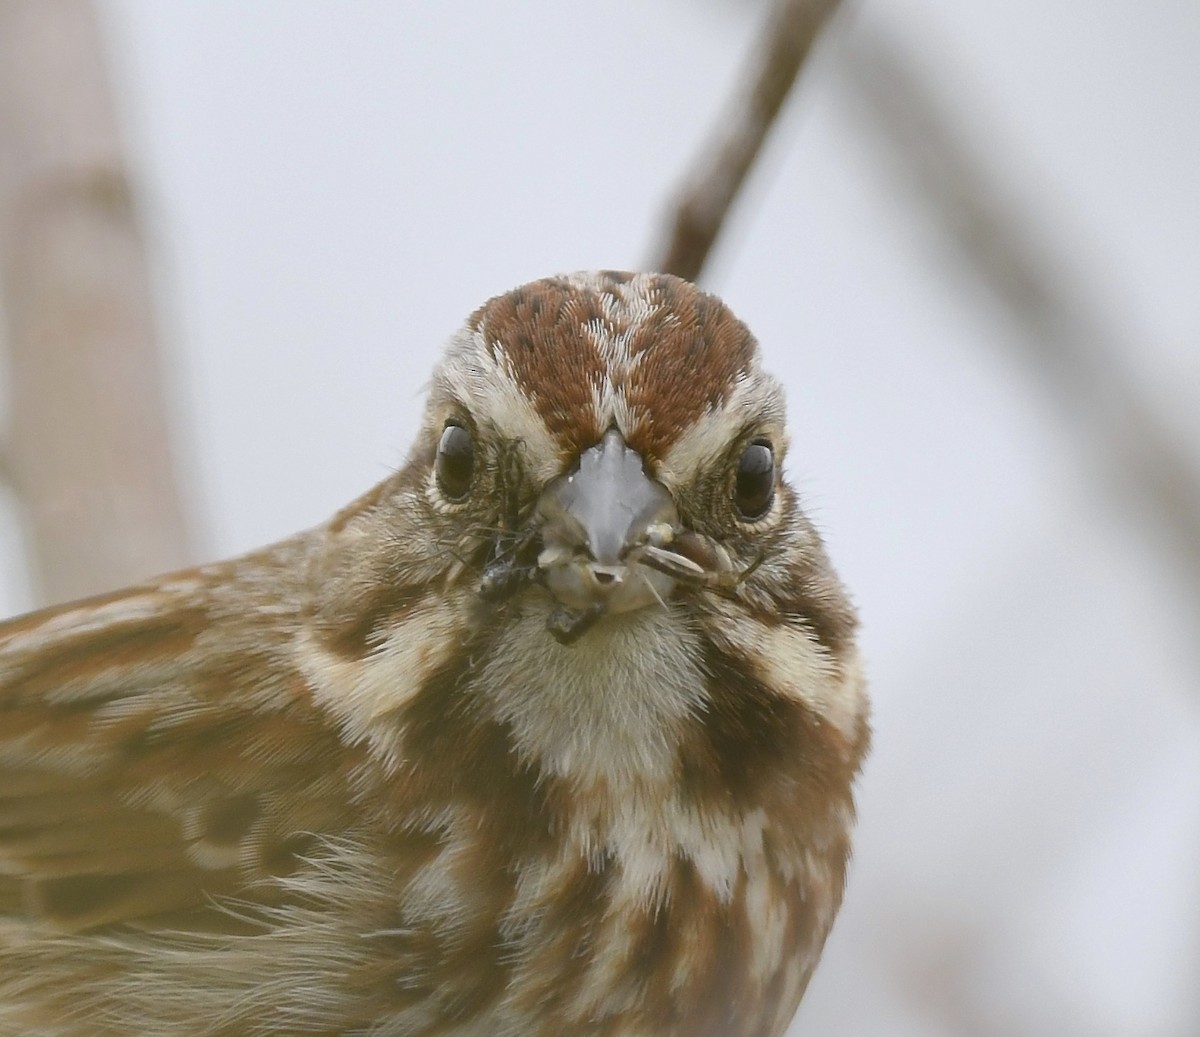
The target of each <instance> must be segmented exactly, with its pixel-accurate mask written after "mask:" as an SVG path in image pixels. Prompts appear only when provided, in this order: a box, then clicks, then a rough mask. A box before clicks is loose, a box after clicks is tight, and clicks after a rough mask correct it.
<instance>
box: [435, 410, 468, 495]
mask: <svg viewBox="0 0 1200 1037" xmlns="http://www.w3.org/2000/svg"><path fill="white" fill-rule="evenodd" d="M436 463H437V481H438V486H440V487H441V489H442V493H444V494H445V495H446V496H447V497H449V498H450V499H451V500H455V501H457V500H462V499H463V498H464V497H465V496H466V495H467V491H468V490H469V489H470V488H471V476H472V475H473V474H474V472H475V444H474V442H473V441H472V439H471V433H470V432H468V431H467V430H466V429H465V428H463V427H462V426H461V425H447V426H446V427H445V428H444V429H443V430H442V438H441V439H440V440H439V441H438V448H437V462H436Z"/></svg>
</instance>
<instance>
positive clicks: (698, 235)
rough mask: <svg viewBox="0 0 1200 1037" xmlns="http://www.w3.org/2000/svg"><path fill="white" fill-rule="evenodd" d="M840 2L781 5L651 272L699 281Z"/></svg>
mask: <svg viewBox="0 0 1200 1037" xmlns="http://www.w3.org/2000/svg"><path fill="white" fill-rule="evenodd" d="M837 7H838V0H779V2H778V3H777V4H776V9H775V11H774V12H773V14H772V17H771V19H770V21H769V23H768V25H767V28H766V30H765V31H764V32H763V34H762V36H761V37H760V40H759V45H758V46H757V47H756V48H755V50H754V55H753V57H752V62H753V64H752V66H751V68H749V69H747V72H746V77H745V88H744V90H743V92H742V93H741V94H740V95H739V96H738V97H737V98H736V99H735V101H734V103H733V104H732V106H731V108H730V110H729V111H728V112H727V113H726V115H725V116H724V118H723V119H722V121H721V124H720V126H719V127H718V129H717V132H716V135H715V139H714V140H712V141H711V142H710V143H709V145H708V146H707V147H706V148H705V149H704V151H703V152H702V153H701V155H700V157H699V159H698V160H696V161H695V163H694V164H693V166H692V171H691V173H690V174H689V175H688V176H687V178H686V179H685V181H684V185H683V187H682V189H681V190H680V192H679V196H678V199H677V201H676V203H675V205H674V209H673V215H672V217H671V219H670V221H669V229H668V231H667V234H666V241H665V242H664V243H663V244H661V245H660V246H659V247H658V248H656V249H655V251H654V254H653V258H652V259H651V261H650V263H649V267H650V269H653V270H661V271H663V272H665V273H670V274H677V275H678V276H679V277H683V278H686V279H687V280H689V281H695V280H696V279H697V278H698V277H699V276H700V273H701V271H702V270H703V269H704V263H705V261H706V260H707V259H708V254H709V252H710V251H711V250H712V246H713V242H714V241H716V238H717V235H718V234H719V233H720V231H721V227H722V226H723V225H724V223H725V219H726V217H727V216H728V215H729V210H730V208H731V207H732V205H733V202H734V199H735V198H736V197H737V194H738V191H739V190H740V188H741V186H742V183H743V181H744V180H745V179H746V174H747V173H748V172H749V171H750V167H751V166H752V165H753V164H754V160H755V159H756V158H757V157H758V154H759V152H760V151H761V150H762V147H763V143H764V142H765V141H766V139H767V134H768V133H769V132H770V130H771V126H772V125H773V124H774V122H775V119H776V117H777V116H778V115H779V112H780V109H781V108H782V107H783V102H784V101H785V100H786V99H787V96H788V93H789V92H790V90H791V88H792V84H793V83H794V82H795V81H796V76H797V75H798V74H799V72H800V68H801V66H802V65H803V64H804V60H805V58H807V57H808V54H809V51H810V50H811V49H812V46H813V42H814V40H816V38H817V34H818V33H819V32H820V31H821V28H822V27H823V26H824V25H825V23H826V21H827V20H828V19H829V16H830V15H831V14H833V12H834V11H835V10H836V9H837Z"/></svg>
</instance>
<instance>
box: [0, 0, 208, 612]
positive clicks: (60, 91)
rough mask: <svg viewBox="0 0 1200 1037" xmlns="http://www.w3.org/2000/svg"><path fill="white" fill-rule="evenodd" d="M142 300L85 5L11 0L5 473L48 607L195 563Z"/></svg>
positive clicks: (5, 163)
mask: <svg viewBox="0 0 1200 1037" xmlns="http://www.w3.org/2000/svg"><path fill="white" fill-rule="evenodd" d="M150 299H151V290H150V278H149V272H148V268H147V262H146V257H145V254H144V249H143V245H142V241H141V238H140V235H139V232H138V228H137V226H136V222H135V219H134V212H133V206H132V203H131V198H130V189H129V184H128V180H127V178H126V174H125V171H124V168H123V165H122V161H121V155H120V141H119V135H118V132H117V125H116V117H115V115H114V112H113V103H112V98H111V95H110V91H109V84H108V81H107V78H106V75H105V68H104V61H103V56H102V48H101V42H100V37H99V32H98V29H97V26H96V23H95V18H94V13H93V11H92V8H91V6H90V5H89V4H88V3H87V2H86V0H5V2H3V3H0V301H2V305H3V311H2V314H3V317H4V319H5V322H6V329H5V330H6V335H5V338H6V341H7V343H8V348H9V353H10V356H9V369H10V379H9V383H10V389H11V418H10V421H9V423H8V425H9V430H10V437H9V440H8V442H7V444H6V445H7V450H8V453H7V462H8V466H9V469H10V471H9V473H8V474H9V476H10V479H11V483H12V485H13V487H14V488H15V490H16V492H17V494H18V500H19V503H20V507H21V510H22V512H23V515H24V518H25V526H26V528H27V529H29V530H30V531H31V533H30V538H31V541H32V542H31V544H30V553H31V555H32V559H31V565H30V568H31V570H32V571H33V572H34V573H35V578H36V579H37V580H38V581H39V582H40V586H39V587H37V588H35V596H36V597H37V598H39V599H40V600H42V601H57V600H61V599H64V598H69V597H76V596H78V595H81V594H86V593H89V592H93V591H99V590H103V589H106V588H110V587H113V586H116V585H119V584H122V583H125V582H128V581H129V580H131V579H134V578H137V577H139V576H145V575H148V574H150V573H151V572H154V571H156V570H160V569H167V568H172V567H176V566H179V565H181V564H183V563H184V562H186V561H187V558H188V553H189V552H188V546H187V545H188V539H187V536H186V532H185V524H184V519H183V509H182V506H181V504H180V500H179V494H178V492H177V488H176V483H175V476H174V472H173V469H172V463H171V456H170V451H169V448H168V439H169V437H168V434H167V428H168V422H167V415H166V405H165V402H164V400H163V397H162V380H161V377H160V371H159V363H158V357H157V354H156V351H155V340H154V322H153V317H152V313H151V303H150Z"/></svg>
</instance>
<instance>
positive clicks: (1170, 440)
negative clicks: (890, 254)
mask: <svg viewBox="0 0 1200 1037" xmlns="http://www.w3.org/2000/svg"><path fill="white" fill-rule="evenodd" d="M843 42H844V57H846V58H847V67H848V69H849V73H850V74H849V76H848V79H849V82H850V84H851V86H852V88H853V89H854V91H855V93H856V94H857V96H858V98H859V100H860V102H861V104H860V106H859V107H860V110H861V111H863V112H865V113H866V114H867V115H868V116H869V117H870V119H871V123H872V126H873V128H874V129H875V131H876V135H877V136H878V138H879V139H880V140H882V141H884V142H885V143H886V145H887V146H888V150H889V155H890V157H891V158H892V159H893V161H894V162H895V164H896V165H897V166H899V167H900V168H901V169H903V170H904V172H905V173H906V174H907V178H908V179H909V180H910V182H911V184H912V186H913V188H914V191H915V193H916V196H917V197H918V199H919V200H920V202H921V203H922V204H923V205H924V206H925V208H926V209H927V210H928V211H929V212H930V213H931V214H932V216H933V218H934V219H935V220H936V221H937V222H938V223H939V224H940V225H941V226H942V227H943V228H944V229H945V231H946V232H947V234H949V235H950V236H951V237H952V238H953V240H954V241H955V242H956V243H957V245H958V246H959V248H961V249H962V251H963V252H964V253H965V254H966V256H967V257H968V259H969V264H968V265H967V266H968V268H969V269H973V270H974V271H976V272H977V274H978V276H979V277H980V278H981V279H982V280H983V282H984V283H985V284H986V286H987V287H988V288H989V289H990V290H991V291H992V292H993V293H994V295H995V296H996V298H997V299H998V300H999V301H1000V302H1001V304H1002V305H1003V307H1004V309H1005V311H1006V312H1007V314H1008V315H1009V317H1010V318H1011V319H1012V320H1013V321H1014V323H1015V324H1016V325H1017V327H1018V328H1019V330H1020V331H1021V333H1022V334H1021V335H1020V336H1019V341H1020V343H1021V344H1023V345H1024V347H1025V349H1024V357H1025V360H1026V361H1027V362H1028V363H1029V365H1030V366H1031V367H1032V368H1033V369H1034V370H1035V371H1036V373H1037V374H1038V376H1039V378H1040V380H1041V381H1042V382H1043V384H1045V385H1046V386H1047V387H1048V388H1049V389H1050V390H1051V392H1052V393H1053V395H1054V398H1055V400H1056V401H1057V403H1058V404H1059V405H1060V406H1061V407H1062V409H1063V410H1064V411H1065V412H1067V413H1073V414H1074V415H1075V418H1076V421H1075V427H1076V429H1077V430H1078V432H1079V434H1080V436H1081V439H1082V441H1083V444H1084V446H1085V448H1086V449H1087V450H1088V451H1089V452H1090V453H1092V454H1093V456H1095V457H1096V458H1097V459H1098V460H1099V462H1100V463H1101V464H1102V465H1104V466H1106V467H1107V469H1108V471H1109V472H1110V473H1111V475H1112V476H1113V477H1114V481H1115V484H1116V485H1117V488H1118V489H1121V490H1125V491H1126V492H1127V491H1129V490H1133V491H1134V492H1133V494H1132V495H1131V496H1132V498H1133V499H1134V500H1135V501H1137V502H1138V503H1140V504H1141V505H1142V507H1143V510H1144V511H1145V513H1146V514H1147V515H1148V517H1151V518H1152V519H1153V522H1154V524H1155V525H1156V526H1157V527H1158V528H1159V529H1160V530H1161V531H1162V532H1163V533H1165V534H1166V536H1165V537H1164V538H1160V541H1161V542H1162V543H1164V544H1166V545H1169V546H1170V547H1171V548H1173V556H1174V558H1176V559H1178V561H1179V562H1182V563H1183V565H1184V566H1186V571H1187V573H1188V578H1189V582H1190V585H1191V587H1192V588H1194V589H1195V590H1197V591H1200V470H1198V467H1197V464H1196V462H1195V460H1194V458H1193V457H1191V456H1190V455H1189V454H1188V452H1187V451H1186V450H1185V449H1184V447H1183V446H1182V444H1181V443H1180V442H1179V441H1178V438H1177V437H1175V436H1173V435H1172V433H1171V430H1170V429H1169V427H1168V426H1167V425H1166V423H1165V422H1164V421H1163V419H1162V418H1161V417H1160V415H1159V413H1158V412H1157V411H1156V410H1155V409H1154V408H1153V406H1151V405H1150V404H1149V402H1148V401H1147V400H1146V399H1145V398H1144V396H1143V395H1142V393H1141V392H1140V391H1139V390H1138V388H1137V385H1136V382H1135V381H1134V379H1133V378H1132V377H1131V376H1130V375H1129V373H1128V372H1127V371H1126V367H1125V358H1126V357H1128V356H1131V355H1133V354H1134V352H1135V350H1136V347H1135V346H1133V345H1131V344H1129V343H1126V342H1122V341H1120V340H1119V339H1118V338H1117V333H1116V332H1115V331H1114V330H1113V329H1112V328H1111V327H1109V326H1107V325H1106V324H1104V323H1103V322H1101V321H1099V320H1097V319H1096V318H1095V317H1094V316H1093V313H1092V307H1090V306H1089V305H1088V303H1087V302H1086V301H1085V300H1084V299H1083V298H1081V297H1080V294H1079V293H1075V292H1072V291H1071V289H1070V288H1069V287H1068V285H1069V284H1070V278H1069V277H1067V276H1066V275H1065V274H1064V270H1065V269H1066V267H1065V264H1064V263H1063V262H1061V261H1060V260H1059V259H1058V257H1057V256H1055V255H1054V252H1053V249H1052V247H1051V246H1050V245H1049V244H1048V243H1047V241H1046V240H1045V238H1044V236H1043V235H1040V234H1038V233H1037V231H1036V229H1035V227H1034V225H1033V223H1032V219H1031V217H1030V214H1029V213H1027V212H1025V211H1023V210H1022V208H1021V206H1020V205H1018V204H1015V203H1013V202H1011V201H1010V200H1009V199H1008V198H1007V197H1006V192H1005V190H1004V187H1003V182H1002V181H1000V180H999V179H998V177H997V175H996V173H995V172H994V171H993V170H992V169H991V167H990V166H989V164H988V162H987V160H986V158H985V157H984V156H983V154H982V153H981V152H980V151H979V150H976V149H975V148H974V147H973V146H972V144H971V142H970V141H969V139H968V138H967V136H966V135H965V133H963V132H962V131H961V129H960V128H959V127H957V126H956V125H955V123H954V120H953V119H952V117H951V116H950V115H949V114H948V113H947V111H946V108H945V105H944V104H943V103H941V101H940V99H939V96H938V93H937V91H936V89H935V88H934V87H933V86H932V85H931V83H930V82H929V79H928V75H927V74H926V73H924V72H923V71H922V69H921V68H920V67H919V65H918V63H917V62H916V61H915V60H912V59H910V58H909V57H908V56H907V55H906V54H905V53H904V52H903V50H902V49H901V47H900V46H899V45H898V44H897V43H895V42H894V41H892V40H890V39H889V38H888V37H886V36H884V35H883V34H882V33H880V32H879V31H878V30H874V31H868V26H867V25H866V24H864V23H862V22H860V23H859V24H858V25H856V27H855V32H854V33H853V34H847V38H846V39H845V40H844V41H843Z"/></svg>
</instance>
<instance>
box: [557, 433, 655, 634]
mask: <svg viewBox="0 0 1200 1037" xmlns="http://www.w3.org/2000/svg"><path fill="white" fill-rule="evenodd" d="M537 518H538V520H539V521H540V522H541V534H542V551H541V553H540V554H539V555H538V568H539V569H540V570H541V571H542V573H543V576H544V580H545V585H546V587H547V588H548V589H549V591H550V593H551V594H552V595H553V596H554V597H555V598H556V599H557V601H558V602H559V604H560V605H561V606H562V607H563V609H565V610H566V617H565V618H564V617H559V618H560V621H562V622H563V623H565V624H566V625H567V626H568V627H570V626H571V621H575V622H578V623H580V624H582V623H583V620H584V618H585V617H586V618H587V620H588V622H587V624H586V625H590V622H591V621H594V619H596V618H598V617H599V616H600V615H602V614H604V613H606V612H630V611H633V610H634V609H640V608H644V607H646V606H647V605H652V604H655V603H658V604H661V603H662V602H663V601H664V600H665V599H666V596H667V595H668V594H670V592H671V590H672V588H673V587H674V585H675V581H674V580H673V579H672V578H671V577H670V576H668V575H666V574H665V573H662V572H659V571H657V570H654V569H651V568H648V567H646V566H643V565H640V564H638V563H639V556H640V554H641V552H642V551H643V550H644V549H645V548H647V547H651V548H655V547H662V546H663V545H664V544H667V543H669V542H670V541H671V539H672V537H673V536H674V533H675V531H676V530H677V529H678V526H679V514H678V512H677V511H676V509H675V502H674V501H673V500H672V499H671V495H670V493H668V492H667V489H666V487H664V486H663V485H662V483H660V482H657V481H656V480H654V479H651V478H650V477H649V476H648V475H646V472H645V468H644V466H643V463H642V458H641V457H640V456H639V455H638V453H637V452H636V451H635V450H632V449H630V447H629V446H628V445H627V444H626V443H625V440H624V438H623V437H622V436H621V433H620V432H618V431H616V429H611V430H610V431H608V432H606V433H605V434H604V438H603V439H601V440H600V442H599V443H597V444H596V445H595V446H593V447H590V448H589V449H588V450H585V451H584V452H583V454H581V455H580V458H579V466H578V467H577V468H576V469H575V470H574V471H572V472H570V473H569V474H567V475H564V476H561V477H560V478H558V479H555V480H554V481H553V482H552V483H550V484H549V485H548V486H547V487H546V489H545V490H544V491H543V492H542V496H541V498H540V499H539V500H538V504H537ZM552 632H555V633H556V636H558V634H557V632H556V631H555V630H554V629H553V627H552ZM579 632H580V633H581V632H582V630H580V631H579ZM570 633H571V634H572V635H573V636H569V637H560V638H559V639H560V640H573V639H574V636H578V634H577V633H575V628H574V627H572V628H571V630H570Z"/></svg>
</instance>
